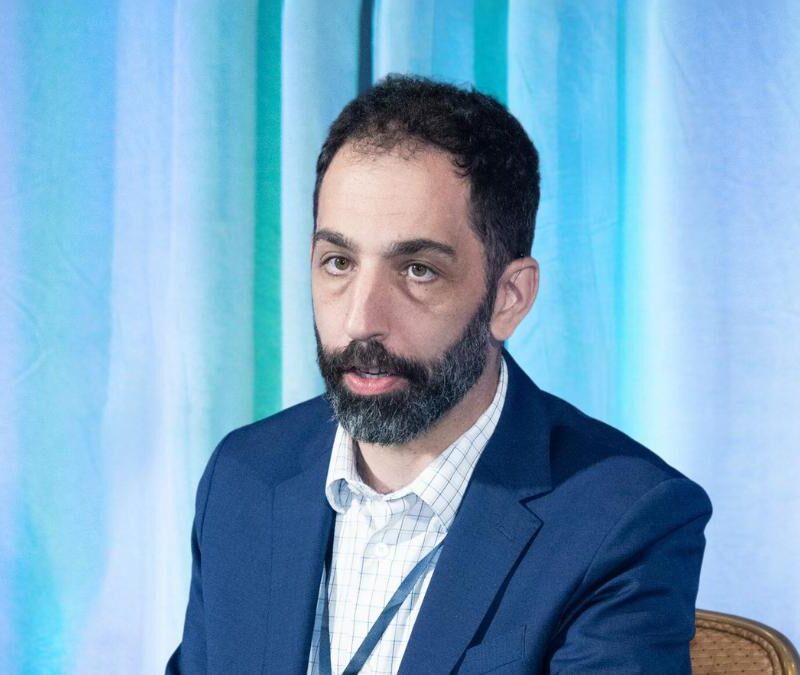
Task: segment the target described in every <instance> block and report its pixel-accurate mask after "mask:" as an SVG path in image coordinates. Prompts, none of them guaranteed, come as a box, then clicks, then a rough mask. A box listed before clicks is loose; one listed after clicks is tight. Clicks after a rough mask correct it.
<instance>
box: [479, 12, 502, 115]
mask: <svg viewBox="0 0 800 675" xmlns="http://www.w3.org/2000/svg"><path fill="white" fill-rule="evenodd" d="M473 26H474V32H475V38H474V44H475V53H474V66H473V67H474V69H475V86H476V87H477V88H478V89H479V90H480V91H482V92H484V93H486V94H491V95H492V96H494V97H495V98H496V99H498V100H499V101H501V102H503V103H507V102H508V82H507V77H508V65H507V54H508V43H507V39H506V36H507V35H508V0H475V4H474V20H473Z"/></svg>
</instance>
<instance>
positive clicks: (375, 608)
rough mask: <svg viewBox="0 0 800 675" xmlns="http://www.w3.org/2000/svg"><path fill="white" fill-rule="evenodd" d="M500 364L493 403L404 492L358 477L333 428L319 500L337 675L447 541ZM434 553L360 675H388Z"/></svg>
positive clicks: (343, 437)
mask: <svg viewBox="0 0 800 675" xmlns="http://www.w3.org/2000/svg"><path fill="white" fill-rule="evenodd" d="M506 381H507V370H506V364H505V361H503V360H502V359H501V367H500V379H499V382H498V385H497V391H496V392H495V395H494V399H493V400H492V402H491V404H490V405H489V407H488V408H487V409H486V410H485V411H484V413H483V414H482V415H481V416H480V418H478V420H477V421H476V422H475V424H474V425H472V426H471V427H470V428H469V429H468V430H467V431H466V432H465V433H464V434H462V435H461V436H460V437H459V438H458V439H457V440H456V441H455V442H454V443H453V444H452V445H450V447H448V448H447V449H446V450H445V451H444V452H443V453H442V454H441V455H439V456H438V457H437V458H436V459H435V460H434V461H433V462H431V463H430V464H429V465H428V466H427V467H426V468H425V469H424V470H423V471H422V473H420V475H419V476H417V477H416V478H415V479H414V480H413V481H412V482H411V483H410V484H409V485H407V486H406V487H404V488H402V489H400V490H397V491H395V492H392V493H389V494H380V493H378V492H376V491H375V490H373V489H372V488H370V487H369V486H368V485H366V484H365V483H364V482H363V481H362V480H361V478H360V477H359V475H358V470H357V468H356V458H355V454H354V448H353V441H352V438H351V437H350V435H349V434H348V433H347V432H346V431H344V430H343V429H342V427H341V426H340V427H339V428H338V429H337V431H336V437H335V439H334V442H333V452H332V454H331V461H330V466H329V468H328V477H327V479H326V482H325V485H326V487H325V494H326V496H327V498H328V502H329V503H330V505H331V507H332V508H333V509H334V511H336V524H335V529H334V539H333V563H332V567H333V570H332V573H331V581H330V595H329V629H330V634H331V635H330V637H331V639H330V644H331V668H332V671H333V673H341V672H342V671H343V670H344V668H345V666H346V665H347V664H348V663H349V661H350V659H351V658H352V656H353V654H354V653H355V651H356V649H357V648H358V646H359V645H360V644H361V642H362V640H363V639H364V637H365V636H366V634H367V632H368V631H369V629H370V628H371V626H372V624H373V623H374V622H375V620H376V619H377V618H378V615H379V614H380V613H381V611H383V609H384V607H385V606H386V604H387V603H388V601H389V599H390V598H391V596H392V595H393V594H394V592H395V590H397V587H398V586H399V585H400V582H401V581H402V580H403V579H404V578H405V577H406V575H408V573H409V572H410V571H411V570H412V568H413V567H414V565H415V564H416V563H417V562H418V561H419V560H421V559H422V558H423V557H424V556H425V555H426V554H427V553H429V552H430V551H431V550H432V549H433V548H434V547H435V546H436V545H437V544H438V543H439V542H440V541H441V540H442V539H443V538H444V537H445V535H446V534H447V531H448V529H449V528H450V526H451V525H452V524H453V519H454V518H455V516H456V511H458V507H459V505H460V504H461V499H462V498H463V496H464V492H465V490H466V488H467V483H469V479H470V477H471V476H472V471H473V469H474V468H475V464H476V463H477V461H478V458H479V457H480V455H481V453H482V452H483V449H484V447H486V443H487V441H488V440H489V437H490V436H491V435H492V433H494V430H495V427H496V426H497V421H498V420H499V419H500V413H501V412H502V409H503V403H504V401H505V395H506ZM438 558H439V554H438V553H437V554H436V555H435V556H434V558H433V560H432V562H431V564H430V566H429V567H428V570H427V571H426V572H425V574H424V575H423V576H422V577H421V579H420V580H419V581H418V582H417V584H416V586H415V587H414V589H413V590H412V591H411V593H409V595H408V597H406V599H405V601H404V602H403V604H402V606H401V607H400V610H399V611H398V612H397V614H396V615H395V617H394V619H393V620H392V622H391V623H390V624H389V626H388V627H387V629H386V632H385V633H384V634H383V636H382V637H381V639H380V640H379V642H378V644H377V645H376V646H375V649H374V650H373V652H372V654H371V655H370V657H369V659H368V660H367V662H366V663H365V665H364V668H363V669H362V671H361V672H362V673H365V674H366V673H368V674H370V675H393V674H394V673H397V670H398V669H399V667H400V661H401V659H402V658H403V654H404V652H405V649H406V645H407V644H408V639H409V637H410V636H411V629H412V628H413V627H414V621H415V620H416V618H417V614H418V613H419V609H420V606H421V605H422V600H423V598H424V597H425V591H426V590H427V588H428V584H429V583H430V579H431V576H432V574H433V569H434V567H435V566H436V562H437V560H438ZM322 577H323V578H322V580H321V581H320V588H319V597H318V599H317V612H316V619H315V621H314V634H313V638H312V641H311V652H310V657H309V665H308V673H309V675H317V674H318V673H319V637H320V625H321V618H322V600H323V595H322V594H323V593H324V592H325V574H324V573H323V575H322Z"/></svg>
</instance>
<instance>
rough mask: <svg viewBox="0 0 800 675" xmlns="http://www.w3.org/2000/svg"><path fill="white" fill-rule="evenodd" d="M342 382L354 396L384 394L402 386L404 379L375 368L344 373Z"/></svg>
mask: <svg viewBox="0 0 800 675" xmlns="http://www.w3.org/2000/svg"><path fill="white" fill-rule="evenodd" d="M343 380H344V382H345V384H346V386H347V388H348V389H350V391H352V392H353V393H354V394H361V395H374V394H384V393H387V392H390V391H394V390H395V389H399V388H401V387H403V386H404V383H405V381H406V380H405V378H404V377H401V376H399V375H395V374H393V373H389V372H386V371H382V370H379V369H377V368H374V369H369V370H361V369H359V368H352V369H350V370H347V371H346V372H345V373H344V377H343Z"/></svg>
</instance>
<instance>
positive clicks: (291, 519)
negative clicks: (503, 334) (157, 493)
mask: <svg viewBox="0 0 800 675" xmlns="http://www.w3.org/2000/svg"><path fill="white" fill-rule="evenodd" d="M504 356H505V358H506V363H507V365H508V376H509V380H508V391H507V394H506V401H505V404H504V406H503V412H502V415H501V417H500V420H499V422H498V425H497V428H496V429H495V432H494V434H493V436H492V437H491V439H490V440H489V443H488V444H487V446H486V448H485V450H484V452H483V455H482V456H481V459H480V460H479V461H478V464H477V466H476V468H475V472H474V474H473V477H472V480H471V481H470V484H469V486H468V488H467V492H466V494H465V495H464V499H463V501H462V504H461V507H460V509H459V512H458V515H457V516H456V519H455V521H454V523H453V526H452V528H451V529H450V531H449V533H448V535H447V539H446V541H445V544H444V547H443V549H442V553H441V555H440V558H439V561H438V563H437V565H436V568H435V570H434V574H433V577H432V578H431V582H430V585H429V587H428V590H427V593H426V596H425V600H424V602H423V605H422V608H421V609H420V613H419V615H418V617H417V620H416V623H415V625H414V629H413V631H412V634H411V638H410V640H409V643H408V647H407V649H406V652H405V656H404V658H403V661H402V664H401V667H400V673H401V675H411V674H413V673H418V672H450V671H451V670H452V669H453V668H454V667H455V665H456V664H457V662H458V660H459V659H460V657H461V655H462V654H463V652H464V651H465V649H466V648H467V647H468V646H469V644H470V642H471V641H472V639H473V637H474V636H475V634H476V632H477V630H478V628H479V626H480V624H481V621H482V620H483V618H484V616H485V615H486V612H487V611H488V609H489V608H490V606H491V604H492V601H493V600H494V598H495V596H496V594H497V592H498V590H499V589H500V587H501V586H502V584H503V581H504V580H505V578H506V577H507V575H508V574H509V572H510V570H511V569H512V567H513V566H514V563H515V562H516V561H517V559H518V558H519V556H520V555H521V554H522V552H523V551H524V550H525V548H526V547H527V546H528V544H529V543H530V541H531V540H532V539H533V537H534V536H535V535H536V532H537V531H538V529H539V528H540V526H541V520H540V519H539V518H538V517H537V516H536V515H535V514H534V513H533V512H532V511H531V510H530V509H529V508H528V507H527V506H526V504H527V501H528V500H529V499H531V498H532V497H535V496H537V495H539V494H542V493H544V492H547V491H549V490H550V489H551V479H550V459H549V432H550V422H549V418H548V411H547V409H546V405H545V402H544V397H543V395H542V393H541V391H540V390H539V389H538V388H537V387H536V385H534V384H533V382H532V381H531V380H530V379H529V378H528V377H527V375H525V373H524V372H523V371H522V370H521V369H520V367H519V366H518V365H517V364H516V363H515V362H514V360H513V359H512V358H511V356H510V355H509V354H508V353H507V352H505V353H504ZM317 423H319V421H317ZM335 429H336V427H335V425H334V424H330V423H328V422H326V423H325V424H323V425H322V429H321V431H320V433H319V434H318V435H317V436H316V437H315V440H314V442H313V443H312V444H311V446H312V447H310V448H309V447H308V446H306V447H305V448H298V449H297V450H298V455H304V456H305V457H307V458H308V459H307V461H306V464H305V468H303V470H302V471H301V472H300V473H298V474H297V475H295V476H293V477H291V478H289V479H288V480H286V481H284V482H282V483H280V484H279V485H277V486H276V487H275V489H274V491H273V509H272V513H273V516H272V523H271V532H272V535H271V536H272V540H271V544H272V546H271V548H272V564H271V570H272V574H271V583H270V600H269V604H270V606H269V620H268V622H269V625H268V638H267V642H266V645H265V657H266V659H267V660H268V661H265V669H264V672H284V673H305V670H306V667H307V665H306V664H307V657H308V653H309V649H310V645H311V637H312V633H313V626H314V617H315V610H316V603H317V597H318V592H319V583H320V579H321V576H322V567H323V559H324V556H325V549H326V546H327V543H328V539H329V537H330V534H331V528H332V526H333V521H334V519H333V510H332V509H331V508H330V505H329V504H328V502H327V500H326V497H325V477H326V475H327V469H328V462H329V459H330V451H331V447H332V443H333V438H334V434H335ZM442 627H447V630H446V631H442Z"/></svg>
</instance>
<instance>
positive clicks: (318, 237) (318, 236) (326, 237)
mask: <svg viewBox="0 0 800 675" xmlns="http://www.w3.org/2000/svg"><path fill="white" fill-rule="evenodd" d="M318 241H327V242H329V243H331V244H333V245H334V246H339V247H341V248H346V249H347V250H349V251H357V250H358V246H356V245H355V244H354V243H353V242H352V241H350V239H348V238H347V237H345V236H344V235H343V234H341V233H340V232H334V231H332V230H317V231H316V232H314V243H315V244H316V243H317V242H318Z"/></svg>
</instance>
